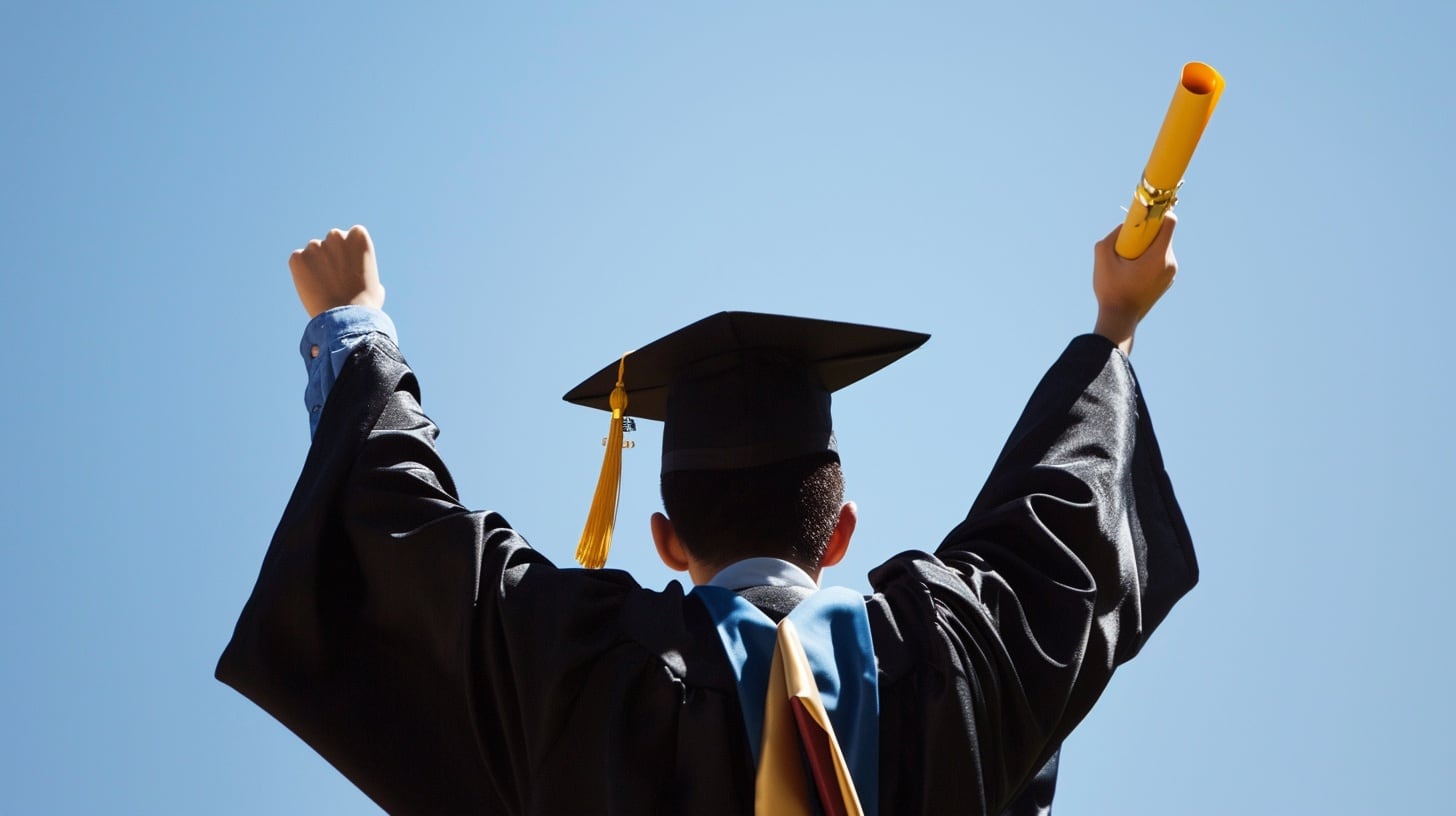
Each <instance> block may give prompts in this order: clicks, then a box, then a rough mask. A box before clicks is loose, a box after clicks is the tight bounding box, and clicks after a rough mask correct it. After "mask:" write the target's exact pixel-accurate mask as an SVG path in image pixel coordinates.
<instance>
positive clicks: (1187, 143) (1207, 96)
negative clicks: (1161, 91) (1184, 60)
mask: <svg viewBox="0 0 1456 816" xmlns="http://www.w3.org/2000/svg"><path fill="white" fill-rule="evenodd" d="M1222 93H1223V77H1222V76H1220V75H1219V73H1218V71H1215V70H1214V69H1213V66H1210V65H1205V64H1204V63H1201V62H1190V63H1188V64H1187V65H1185V66H1183V76H1182V78H1181V79H1180V80H1179V82H1178V88H1177V89H1176V90H1174V91H1173V101H1172V102H1170V103H1168V113H1167V115H1166V116H1164V117H1163V127H1162V129H1160V130H1159V131H1158V140H1157V141H1156V142H1154V143H1153V154H1152V155H1151V156H1149V157H1148V164H1147V167H1146V168H1145V169H1144V170H1143V177H1142V180H1141V183H1140V184H1139V185H1138V189H1137V190H1135V191H1133V197H1132V206H1130V207H1128V208H1127V219H1126V220H1125V221H1123V222H1122V232H1121V233H1120V234H1118V236H1117V254H1118V255H1121V256H1122V257H1124V258H1136V257H1137V256H1139V255H1141V254H1143V250H1145V249H1147V248H1148V245H1149V244H1151V243H1152V242H1153V239H1154V238H1156V237H1157V235H1158V227H1160V226H1162V224H1163V216H1164V215H1166V214H1167V212H1168V210H1170V209H1172V207H1173V194H1174V192H1175V191H1176V190H1177V189H1178V185H1179V184H1181V183H1182V182H1183V171H1185V170H1187V169H1188V162H1189V160H1190V159H1192V158H1193V151H1194V149H1195V148H1197V147H1198V140H1199V138H1201V137H1202V136H1203V129H1204V128H1205V127H1207V125H1208V120H1209V117H1211V116H1213V108H1214V106H1215V105H1217V104H1218V97H1219V96H1220V95H1221V94H1222Z"/></svg>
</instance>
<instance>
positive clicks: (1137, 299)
mask: <svg viewBox="0 0 1456 816" xmlns="http://www.w3.org/2000/svg"><path fill="white" fill-rule="evenodd" d="M1177 223H1178V220H1177V218H1176V217H1175V216H1173V215H1172V214H1169V215H1168V216H1167V218H1166V219H1164V221H1163V226H1162V228H1161V229H1160V230H1159V231H1158V237H1157V238H1155V239H1154V240H1153V243H1152V244H1151V245H1150V246H1149V247H1148V248H1147V250H1146V251H1145V252H1143V254H1142V255H1139V256H1138V257H1136V258H1133V259H1131V260H1129V259H1126V258H1123V257H1121V256H1120V255H1118V254H1117V251H1116V250H1115V249H1114V248H1113V247H1114V246H1115V245H1116V243H1117V235H1118V233H1119V232H1121V230H1122V227H1121V226H1118V227H1116V228H1114V229H1113V230H1112V232H1109V233H1108V234H1107V237H1106V238H1103V239H1102V240H1101V241H1098V242H1097V245H1096V246H1095V247H1094V248H1093V253H1092V292H1093V294H1094V295H1096V297H1097V322H1096V324H1095V325H1094V328H1093V332H1094V333H1096V334H1099V335H1101V336H1103V337H1105V338H1107V339H1108V340H1111V341H1112V342H1113V343H1114V344H1116V345H1117V347H1118V348H1120V349H1122V352H1123V353H1124V354H1131V353H1132V343H1133V335H1134V334H1136V332H1137V327H1138V324H1139V323H1141V322H1142V319H1143V318H1144V317H1146V316H1147V314H1148V312H1150V311H1152V308H1153V306H1154V305H1155V304H1157V302H1158V299H1159V298H1161V297H1162V296H1163V294H1164V293H1165V292H1167V291H1168V287H1170V286H1172V285H1173V278H1174V276H1175V275H1176V274H1177V273H1178V261H1177V259H1176V258H1174V257H1173V230H1174V228H1175V227H1176V226H1177ZM288 268H289V270H290V271H291V272H292V273H293V286H294V288H296V289H297V290H298V299H299V301H300V302H302V303H303V308H304V311H306V312H308V316H309V317H310V318H313V317H317V316H318V315H320V314H322V313H323V312H326V311H328V310H329V309H333V308H337V307H339V306H372V307H374V308H376V309H382V308H384V285H383V284H382V283H380V280H379V266H378V263H377V262H376V261H375V258H374V241H373V240H372V239H371V238H370V237H369V231H368V230H366V229H364V227H362V226H358V225H355V226H353V227H351V228H349V230H348V231H347V232H345V231H343V230H339V229H333V230H329V233H328V234H327V235H325V236H324V237H323V238H321V239H314V240H312V241H309V242H308V244H307V245H306V246H304V247H303V248H301V249H298V250H295V251H294V252H293V254H292V255H291V256H290V257H289V258H288ZM314 353H315V354H317V349H315V352H314ZM857 520H858V514H857V510H856V508H855V505H854V502H845V504H844V506H843V507H841V508H840V509H839V521H838V523H836V524H835V527H834V532H833V533H831V534H830V536H829V543H828V546H827V547H826V548H825V552H824V560H823V561H821V562H820V564H819V568H817V569H813V570H807V571H808V572H809V575H810V577H811V578H813V579H814V580H815V581H818V580H819V573H820V570H822V569H823V568H824V567H832V566H834V565H835V564H838V563H839V562H840V561H841V560H842V559H843V558H844V556H845V553H847V552H848V551H849V540H850V538H851V537H852V536H853V535H854V528H855V524H856V522H857ZM650 524H651V527H652V541H653V543H654V544H656V545H657V555H658V557H659V558H661V559H662V563H664V564H666V565H667V566H668V567H669V568H670V569H673V570H676V571H678V572H686V573H687V574H688V575H689V576H690V577H691V578H692V581H693V583H695V584H703V583H707V582H708V581H710V580H712V578H713V575H714V574H715V573H716V572H717V568H716V567H715V566H713V565H709V564H704V563H702V562H700V561H698V560H696V559H694V558H693V557H692V555H691V554H690V553H689V552H688V550H687V548H686V547H684V546H683V544H682V540H681V539H680V538H679V537H678V535H677V531H676V530H675V529H674V528H673V524H672V520H671V519H669V518H668V517H667V516H665V515H663V514H662V513H653V514H652V519H651V522H650Z"/></svg>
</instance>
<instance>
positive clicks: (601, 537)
mask: <svg viewBox="0 0 1456 816" xmlns="http://www.w3.org/2000/svg"><path fill="white" fill-rule="evenodd" d="M626 370H627V355H625V354H623V355H622V361H621V362H620V363H618V364H617V384H616V386H615V387H613V388H612V397H611V405H612V424H611V426H610V427H609V428H608V429H607V438H606V439H604V440H602V444H604V445H606V446H607V454H606V456H605V457H603V459H602V473H601V475H600V476H598V477H597V491H596V493H595V494H594V495H593V496H592V503H591V510H590V511H589V512H588V513H587V515H586V527H585V528H583V529H582V531H581V541H580V542H579V543H578V544H577V545H576V560H577V563H579V564H581V565H582V566H583V567H586V568H587V569H601V568H602V567H604V566H606V563H607V550H610V549H611V548H612V528H613V527H614V526H615V525H616V522H617V498H618V497H619V496H620V495H621V487H622V449H623V448H625V447H630V443H627V442H623V441H622V417H623V413H624V412H625V411H626V410H627V387H626V385H624V384H623V381H622V378H623V375H624V374H625V373H626Z"/></svg>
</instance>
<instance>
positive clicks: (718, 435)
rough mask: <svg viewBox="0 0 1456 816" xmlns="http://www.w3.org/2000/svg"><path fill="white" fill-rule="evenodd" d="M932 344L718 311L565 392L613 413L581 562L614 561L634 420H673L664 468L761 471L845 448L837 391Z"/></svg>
mask: <svg viewBox="0 0 1456 816" xmlns="http://www.w3.org/2000/svg"><path fill="white" fill-rule="evenodd" d="M929 338H930V335H928V334H921V333H919V332H909V331H902V330H900V329H886V328H880V327H878V326H865V325H860V324H856V323H840V322H837V321H832V320H816V319H813V318H807V317H790V316H787V315H772V314H760V313H756V312H719V313H718V314H715V315H711V316H709V317H706V318H704V319H702V320H699V321H698V322H696V323H693V324H691V325H688V326H685V327H683V328H681V329H678V330H677V331H675V332H673V333H671V334H669V335H667V336H665V337H662V338H660V339H658V340H654V341H653V342H651V343H649V344H647V345H646V346H643V347H641V348H639V349H637V350H636V351H631V352H628V353H627V354H624V355H623V356H622V357H621V358H620V359H619V360H617V361H616V362H613V363H611V364H609V365H607V366H606V367H604V368H603V369H602V370H601V371H598V372H597V373H596V374H593V375H592V376H590V377H588V378H587V379H586V380H585V381H583V382H582V383H581V384H580V385H578V386H576V387H575V388H573V389H571V391H569V392H567V394H566V395H565V397H563V399H565V400H566V401H567V402H572V403H576V404H578V405H585V406H588V407H591V408H599V409H601V410H604V411H611V412H612V424H611V428H610V431H609V433H608V436H607V440H606V445H607V453H606V459H605V461H604V462H603V463H602V473H601V476H600V477H599V478H598V480H597V490H596V495H595V497H594V498H593V501H592V509H591V512H590V513H589V515H588V518H587V524H586V529H585V530H584V531H583V532H582V539H581V543H580V544H579V545H578V547H577V560H578V561H580V562H581V563H582V564H583V565H585V566H588V567H600V566H602V565H603V564H604V563H605V562H606V553H607V549H608V548H609V547H610V546H611V540H612V526H613V521H614V518H615V516H616V507H617V496H618V488H619V482H620V479H621V463H622V447H623V445H624V443H623V441H622V427H623V422H624V420H625V419H626V418H627V417H635V418H638V419H656V420H661V421H662V422H663V423H664V424H663V440H662V472H664V473H669V472H672V471H677V470H728V469H737V468H749V467H758V466H761V465H768V464H772V463H775V462H782V461H786V460H789V459H794V458H797V457H800V456H805V455H809V454H813V453H821V452H836V451H837V449H836V446H835V440H834V427H833V423H832V420H831V418H830V411H829V404H830V397H829V395H830V393H831V392H834V391H837V390H839V389H841V388H843V387H845V386H847V385H850V384H852V383H855V382H857V381H859V380H861V379H863V378H865V377H868V376H869V375H871V374H873V373H875V372H876V371H879V370H880V369H882V368H884V367H885V366H887V365H889V364H891V363H893V362H895V361H896V360H898V359H900V358H901V357H904V356H905V355H906V354H909V353H910V352H912V351H914V350H915V349H917V348H919V347H920V346H921V345H922V344H923V343H924V342H925V341H926V340H928V339H929Z"/></svg>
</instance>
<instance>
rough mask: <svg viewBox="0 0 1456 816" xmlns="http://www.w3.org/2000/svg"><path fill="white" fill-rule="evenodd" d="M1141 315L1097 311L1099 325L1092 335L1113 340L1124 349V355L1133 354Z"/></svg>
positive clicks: (1105, 310)
mask: <svg viewBox="0 0 1456 816" xmlns="http://www.w3.org/2000/svg"><path fill="white" fill-rule="evenodd" d="M1138 322H1139V315H1137V314H1134V313H1132V312H1128V311H1124V310H1120V309H1109V308H1100V309H1098V310H1097V324H1096V325H1095V326H1094V327H1093V329H1092V333H1093V334H1097V335H1101V336H1102V337H1105V338H1107V339H1108V340H1111V341H1112V343H1113V345H1115V346H1117V347H1118V348H1120V349H1122V353H1123V354H1131V353H1132V341H1133V335H1134V334H1136V332H1137V327H1138Z"/></svg>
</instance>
